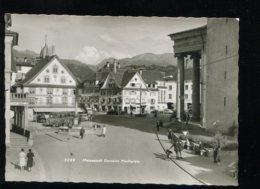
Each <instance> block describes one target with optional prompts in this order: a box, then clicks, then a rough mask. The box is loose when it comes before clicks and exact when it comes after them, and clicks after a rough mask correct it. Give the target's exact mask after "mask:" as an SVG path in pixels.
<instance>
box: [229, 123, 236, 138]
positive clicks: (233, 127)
mask: <svg viewBox="0 0 260 189" xmlns="http://www.w3.org/2000/svg"><path fill="white" fill-rule="evenodd" d="M237 130H238V127H237V126H235V125H233V126H231V127H229V128H228V130H227V135H228V136H232V137H234V136H235V135H236V134H237Z"/></svg>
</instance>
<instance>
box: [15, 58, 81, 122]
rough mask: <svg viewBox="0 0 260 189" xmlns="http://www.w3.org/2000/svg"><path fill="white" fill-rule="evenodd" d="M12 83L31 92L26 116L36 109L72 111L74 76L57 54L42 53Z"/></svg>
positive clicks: (39, 110) (73, 107) (26, 91)
mask: <svg viewBox="0 0 260 189" xmlns="http://www.w3.org/2000/svg"><path fill="white" fill-rule="evenodd" d="M15 87H16V93H25V94H28V95H29V96H30V102H29V110H28V118H29V120H32V119H33V115H34V114H35V113H50V112H64V111H66V112H67V111H68V112H69V111H71V112H73V111H75V102H76V98H75V97H76V96H75V90H76V87H77V79H76V78H75V76H74V75H73V74H72V73H71V71H70V70H69V69H68V67H67V66H66V65H65V64H64V63H62V62H61V61H60V59H59V58H58V56H50V57H49V56H46V57H42V59H41V60H40V61H39V62H38V63H37V64H36V65H35V66H34V67H33V68H32V69H31V70H30V71H29V72H28V73H27V74H26V76H25V79H23V80H22V81H20V82H18V83H17V84H16V85H15ZM77 111H80V110H77Z"/></svg>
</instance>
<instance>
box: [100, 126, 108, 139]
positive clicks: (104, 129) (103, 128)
mask: <svg viewBox="0 0 260 189" xmlns="http://www.w3.org/2000/svg"><path fill="white" fill-rule="evenodd" d="M106 132H107V128H106V126H105V125H103V127H102V133H101V136H103V137H105V136H106Z"/></svg>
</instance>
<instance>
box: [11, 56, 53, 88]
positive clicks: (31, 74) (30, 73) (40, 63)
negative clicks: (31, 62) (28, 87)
mask: <svg viewBox="0 0 260 189" xmlns="http://www.w3.org/2000/svg"><path fill="white" fill-rule="evenodd" d="M53 58H54V56H50V57H46V58H45V59H41V60H40V61H38V63H37V64H36V65H35V66H34V67H33V68H32V69H30V70H29V71H28V72H27V73H26V75H25V78H24V80H22V81H20V82H18V83H16V86H20V85H23V84H25V83H26V82H27V81H29V80H30V79H32V78H33V77H34V76H35V75H37V74H38V73H39V72H40V71H41V70H42V69H43V68H44V67H45V65H47V63H48V62H50V61H51V60H52V59H53Z"/></svg>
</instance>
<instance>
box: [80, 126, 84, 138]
mask: <svg viewBox="0 0 260 189" xmlns="http://www.w3.org/2000/svg"><path fill="white" fill-rule="evenodd" d="M79 134H80V137H81V139H83V137H84V134H85V129H84V128H83V127H81V129H80V131H79Z"/></svg>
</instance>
